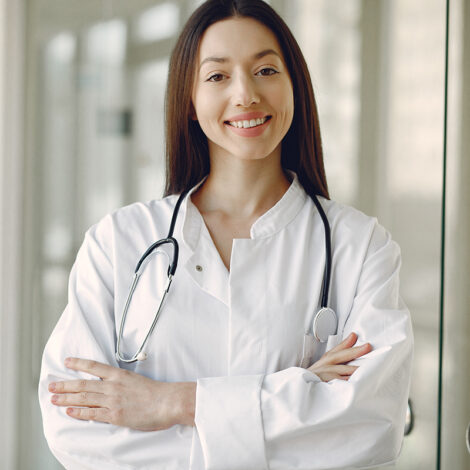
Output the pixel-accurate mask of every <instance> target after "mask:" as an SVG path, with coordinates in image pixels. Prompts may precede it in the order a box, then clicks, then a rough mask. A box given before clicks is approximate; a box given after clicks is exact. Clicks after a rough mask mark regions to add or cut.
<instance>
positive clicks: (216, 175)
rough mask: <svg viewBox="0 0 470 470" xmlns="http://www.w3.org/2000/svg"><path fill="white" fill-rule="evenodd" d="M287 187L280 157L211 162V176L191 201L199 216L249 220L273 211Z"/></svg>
mask: <svg viewBox="0 0 470 470" xmlns="http://www.w3.org/2000/svg"><path fill="white" fill-rule="evenodd" d="M214 160H215V159H214ZM290 183H291V182H290V181H289V179H288V175H287V174H286V173H284V171H283V169H282V167H281V164H280V155H279V158H277V159H274V158H269V159H257V160H243V159H238V158H227V159H217V160H216V161H212V159H211V170H210V173H209V175H208V176H207V178H206V180H205V181H204V183H203V184H202V185H201V186H200V187H199V188H198V190H197V191H196V192H194V193H193V194H192V195H191V199H192V201H193V203H194V204H195V205H196V207H198V209H199V210H200V212H201V213H202V214H207V213H209V212H211V213H218V214H219V215H222V216H224V217H228V218H231V219H243V220H248V219H253V218H258V217H260V216H261V215H262V214H264V213H265V212H266V211H268V210H269V209H270V208H271V207H273V206H274V205H275V204H276V203H277V202H278V201H279V200H280V199H281V198H282V196H283V195H284V193H285V192H286V191H287V189H288V188H289V186H290Z"/></svg>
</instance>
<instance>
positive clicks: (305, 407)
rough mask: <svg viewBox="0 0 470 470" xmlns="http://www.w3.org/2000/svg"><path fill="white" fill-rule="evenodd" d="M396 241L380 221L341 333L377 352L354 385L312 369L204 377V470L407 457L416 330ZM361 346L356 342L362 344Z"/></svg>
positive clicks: (376, 462)
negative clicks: (402, 281) (401, 282)
mask: <svg viewBox="0 0 470 470" xmlns="http://www.w3.org/2000/svg"><path fill="white" fill-rule="evenodd" d="M400 264H401V258H400V249H399V247H398V245H397V244H396V243H395V242H394V241H393V240H391V238H390V235H389V234H388V232H387V231H386V230H385V229H384V228H383V227H381V226H380V225H379V224H376V226H375V228H374V230H373V233H372V236H371V240H370V243H369V246H368V249H367V253H366V256H365V260H364V263H363V266H362V270H361V274H360V277H359V280H358V284H357V289H356V294H355V296H354V300H353V303H352V308H351V310H350V312H349V316H348V319H347V321H346V323H345V327H344V330H343V332H342V333H343V337H346V336H348V335H349V334H350V333H351V332H352V331H354V332H356V333H357V334H358V336H359V338H360V339H361V342H363V343H365V342H369V343H371V345H372V348H373V349H372V351H371V352H370V353H368V354H366V355H364V356H362V357H361V358H359V359H357V360H355V361H351V362H350V363H349V364H352V365H358V366H360V367H359V368H358V369H357V370H356V371H355V372H354V374H353V375H352V376H351V377H350V379H349V380H348V381H343V380H337V379H335V380H332V381H330V382H327V383H325V382H322V381H321V380H320V379H319V377H317V376H316V375H315V374H314V373H312V372H310V371H309V370H307V369H302V368H299V367H291V368H288V369H285V370H282V371H279V372H276V373H272V374H267V375H250V376H233V377H216V378H205V379H199V380H198V383H197V392H196V418H195V423H196V426H197V431H198V434H199V438H200V441H201V446H202V451H203V455H204V459H205V464H206V468H207V469H208V470H241V469H247V468H250V469H252V470H255V469H256V470H257V469H268V468H269V469H271V470H281V469H282V470H287V469H294V468H295V469H309V470H314V469H340V468H341V469H344V468H369V467H377V466H382V465H386V464H392V463H393V462H394V461H396V459H397V458H398V455H399V453H400V451H401V446H402V442H403V434H404V421H405V414H406V406H407V399H408V394H409V388H410V380H411V365H412V356H413V333H412V327H411V320H410V314H409V311H408V309H407V308H406V306H405V305H404V303H403V301H402V299H401V297H400V295H399V270H400ZM358 344H359V342H358Z"/></svg>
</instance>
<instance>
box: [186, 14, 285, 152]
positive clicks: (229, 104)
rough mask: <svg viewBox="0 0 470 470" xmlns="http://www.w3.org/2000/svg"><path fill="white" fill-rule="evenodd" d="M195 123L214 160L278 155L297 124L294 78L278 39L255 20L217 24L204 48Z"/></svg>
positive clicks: (197, 82) (196, 81) (198, 66)
mask: <svg viewBox="0 0 470 470" xmlns="http://www.w3.org/2000/svg"><path fill="white" fill-rule="evenodd" d="M191 98H192V103H193V106H194V110H195V116H193V119H197V120H198V121H199V125H200V126H201V129H202V130H203V132H204V134H205V135H206V136H207V139H208V144H209V152H210V155H211V158H214V157H217V156H218V155H224V156H234V157H237V158H240V159H251V160H253V159H261V158H265V157H267V156H270V155H273V154H276V155H277V156H278V157H279V158H280V149H281V141H282V139H283V138H284V136H285V135H286V133H287V131H288V130H289V127H290V125H291V123H292V118H293V115H294V96H293V90H292V83H291V79H290V76H289V73H288V70H287V67H286V65H285V62H284V58H283V56H282V52H281V49H280V47H279V44H278V41H277V39H276V36H275V35H274V34H273V33H272V32H271V30H270V29H269V28H267V27H266V26H264V25H263V24H261V23H259V22H258V21H256V20H254V19H252V18H230V19H226V20H222V21H219V22H217V23H214V24H213V25H211V26H210V27H209V28H207V30H206V31H205V32H204V35H203V36H202V39H201V42H200V44H199V50H198V57H197V62H196V76H195V78H194V84H193V91H192V97H191Z"/></svg>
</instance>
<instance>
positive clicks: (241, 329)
mask: <svg viewBox="0 0 470 470" xmlns="http://www.w3.org/2000/svg"><path fill="white" fill-rule="evenodd" d="M291 175H292V176H293V177H294V179H293V182H292V183H291V185H290V187H289V189H288V190H287V192H286V193H285V194H284V196H283V197H282V199H281V200H280V201H278V203H277V204H276V205H275V206H274V207H272V208H271V209H270V210H269V211H267V212H266V213H265V214H263V215H262V216H261V217H260V218H259V219H258V220H257V221H256V222H255V223H254V224H253V226H252V227H251V231H250V238H249V239H235V240H233V246H232V254H231V262H230V272H228V271H227V269H226V268H225V266H224V264H223V262H222V260H221V258H220V256H219V254H218V252H217V250H216V248H215V246H214V244H213V242H212V240H211V237H210V234H209V232H208V230H207V227H206V226H205V224H204V220H203V218H202V216H201V214H200V213H199V211H198V210H197V208H196V206H195V205H194V204H193V203H192V202H191V199H190V194H191V193H192V192H193V191H194V190H195V189H196V188H197V186H198V185H196V186H195V187H194V188H193V189H192V190H191V192H190V193H189V194H188V195H187V196H186V198H185V199H184V201H183V203H182V205H181V208H180V213H179V216H178V219H177V223H176V228H175V233H174V235H175V237H176V239H177V240H178V241H179V246H180V258H179V263H178V269H177V272H176V275H175V277H174V280H173V283H172V285H171V289H170V292H169V294H168V296H167V299H166V302H165V306H164V309H163V313H162V315H161V316H160V319H159V321H158V324H157V327H156V329H155V331H154V333H153V336H152V337H151V339H150V342H149V346H148V348H147V351H148V354H149V357H148V359H147V360H146V361H144V362H138V363H134V364H131V365H123V367H126V368H128V369H131V370H134V371H135V372H137V373H140V374H143V375H146V376H148V377H151V378H153V379H155V380H161V381H169V382H173V381H195V382H196V381H197V393H196V417H195V423H196V426H195V427H190V426H183V425H176V426H173V427H172V428H170V429H168V430H164V431H157V432H141V431H134V430H131V429H127V428H123V427H117V426H114V425H110V424H105V423H98V422H86V421H78V420H75V419H73V418H71V417H69V416H67V415H66V414H65V408H63V407H57V406H54V405H52V404H51V403H50V396H51V393H49V392H48V391H47V385H48V383H50V382H51V381H57V380H71V379H72V380H73V379H76V378H78V377H85V378H91V376H87V374H84V373H76V372H73V371H70V370H68V369H66V368H65V366H64V365H63V360H64V358H65V357H67V356H78V357H83V358H88V359H95V360H97V361H101V362H105V363H108V364H111V365H113V366H117V365H118V363H117V362H116V359H115V355H114V353H115V347H116V337H117V333H118V329H119V326H120V320H121V316H122V312H123V307H124V303H125V301H126V298H127V294H128V289H129V286H130V284H131V281H132V278H133V272H134V270H135V267H136V263H137V261H138V260H139V258H140V256H141V255H142V254H143V252H144V251H145V250H146V249H147V248H148V246H150V245H151V244H152V243H153V242H154V241H156V240H158V239H160V238H164V237H166V236H167V233H168V229H169V225H170V220H171V216H172V213H173V208H174V206H175V203H176V200H177V196H176V195H173V196H169V197H166V198H164V199H162V200H153V201H149V202H147V203H142V202H139V203H135V204H131V205H129V206H126V207H123V208H121V209H119V210H117V211H115V212H113V213H112V214H109V215H106V216H105V217H104V218H103V219H102V220H101V221H99V222H98V223H97V224H95V225H94V226H92V227H91V228H90V229H89V230H88V231H87V232H86V234H85V239H84V242H83V245H82V246H81V248H80V250H79V252H78V255H77V259H76V261H75V264H74V266H73V268H72V271H71V274H70V282H69V291H68V304H67V306H66V308H65V311H64V312H63V314H62V316H61V318H60V320H59V322H58V324H57V326H56V327H55V329H54V331H53V332H52V335H51V337H50V339H49V341H48V343H47V345H46V348H45V351H44V356H43V362H42V371H41V378H40V383H39V399H40V405H41V410H42V415H43V422H44V432H45V436H46V438H47V441H48V443H49V446H50V448H51V450H52V452H53V453H54V455H55V456H56V457H57V459H58V460H59V461H60V462H61V463H62V464H63V465H64V466H65V467H66V468H67V469H100V470H107V469H109V470H111V469H112V470H119V469H135V468H139V469H143V468H145V469H165V470H171V469H178V470H180V469H187V468H189V469H191V470H202V469H208V470H209V469H210V470H219V469H220V470H236V469H237V470H242V469H243V470H248V469H249V470H258V469H271V470H281V469H282V470H287V469H312V470H313V469H338V468H364V467H370V466H379V465H382V464H390V463H393V462H394V461H395V460H396V459H397V457H398V455H399V452H400V450H401V444H402V440H403V430H404V420H405V410H406V404H407V398H408V393H409V387H410V376H411V362H412V354H413V334H412V328H411V322H410V315H409V312H408V310H407V308H406V306H405V305H404V304H403V302H402V300H401V298H400V295H399V269H400V263H401V261H400V249H399V247H398V245H397V244H396V243H395V242H394V241H392V239H391V237H390V234H389V233H388V232H387V231H386V230H385V229H384V228H383V227H382V226H381V225H379V224H378V223H377V220H376V219H375V218H371V217H368V216H366V215H364V214H363V213H361V212H359V211H358V210H355V209H353V208H351V207H347V206H344V205H341V204H338V203H336V202H334V201H330V200H326V199H324V198H321V197H320V198H319V200H320V202H321V204H322V205H323V207H324V209H325V211H326V213H327V216H328V219H329V222H330V225H331V234H332V249H333V268H332V280H331V293H330V306H331V307H332V308H334V309H335V311H336V312H337V314H338V317H339V327H338V332H337V335H335V336H332V337H330V339H329V341H328V348H330V347H332V346H333V345H334V344H337V343H338V342H339V341H340V340H341V339H342V338H344V337H346V336H347V335H348V334H349V333H351V332H352V331H354V332H356V333H357V334H358V336H359V340H358V343H357V345H359V344H363V343H365V342H370V343H371V345H372V347H373V350H372V351H371V352H370V353H369V354H367V355H365V356H363V357H362V358H360V359H358V360H355V361H353V362H351V363H350V364H353V365H359V366H360V367H359V368H358V369H357V370H356V371H355V372H354V374H353V375H352V376H351V378H350V380H349V381H343V380H332V381H330V382H328V383H325V382H322V381H321V380H320V379H319V377H318V376H316V375H315V374H314V373H312V372H310V371H308V370H307V369H306V368H301V367H299V366H300V364H301V361H302V360H303V364H306V363H308V365H311V364H312V363H313V362H314V361H316V360H317V359H319V358H320V357H321V356H322V355H323V353H324V352H325V350H326V345H325V344H317V343H315V342H314V340H313V339H312V337H311V336H305V334H304V333H305V331H307V330H308V328H309V327H310V326H311V323H312V319H313V316H314V314H315V312H316V311H317V308H318V306H319V303H320V293H321V285H322V278H323V270H324V264H325V250H324V228H323V224H322V222H321V219H320V216H319V213H318V211H317V210H316V208H315V206H314V204H313V202H312V200H311V199H310V198H309V197H308V196H307V194H306V193H305V191H304V190H303V188H302V186H301V185H300V184H299V182H298V179H297V175H296V174H295V173H293V172H291ZM167 250H168V248H167ZM162 259H163V257H162V256H157V257H156V258H155V259H154V260H153V261H151V262H150V263H149V264H148V266H147V268H146V270H145V271H144V275H143V277H142V279H141V281H140V283H139V285H138V287H137V290H136V293H135V295H134V299H133V300H132V304H131V308H130V310H129V314H128V321H127V324H126V329H125V333H124V340H123V341H124V342H123V352H124V353H125V354H127V355H132V354H134V352H135V351H136V350H137V349H138V347H139V346H140V344H141V341H142V339H143V337H144V335H145V334H146V332H147V329H148V326H149V323H150V322H151V320H152V318H153V315H154V313H155V311H156V307H157V304H158V299H157V298H156V294H155V292H156V290H158V289H159V288H160V286H161V282H163V280H162V279H161V278H160V276H159V275H158V274H157V271H158V270H157V267H158V266H159V263H160V262H161V260H162ZM304 341H305V342H304ZM303 351H306V353H305V354H304V356H305V357H302V353H303ZM137 398H138V397H136V399H137Z"/></svg>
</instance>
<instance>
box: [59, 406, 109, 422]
mask: <svg viewBox="0 0 470 470" xmlns="http://www.w3.org/2000/svg"><path fill="white" fill-rule="evenodd" d="M66 411H67V414H68V415H69V416H71V417H72V418H76V419H81V420H84V421H100V422H101V423H110V422H111V421H110V415H109V410H108V409H107V408H67V410H66Z"/></svg>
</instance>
